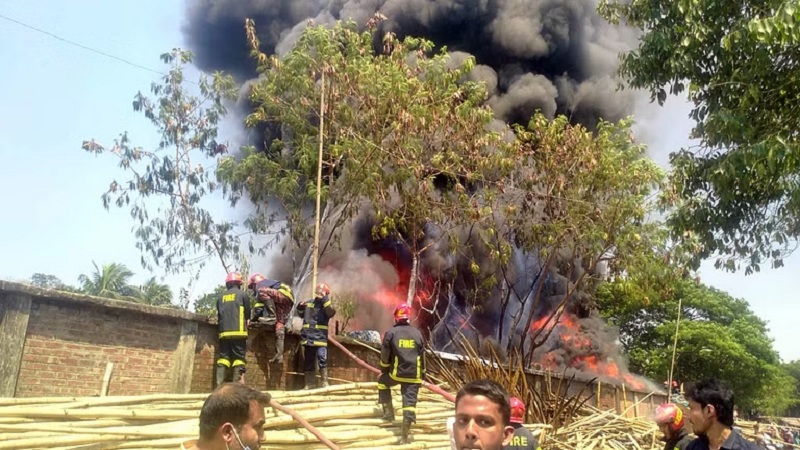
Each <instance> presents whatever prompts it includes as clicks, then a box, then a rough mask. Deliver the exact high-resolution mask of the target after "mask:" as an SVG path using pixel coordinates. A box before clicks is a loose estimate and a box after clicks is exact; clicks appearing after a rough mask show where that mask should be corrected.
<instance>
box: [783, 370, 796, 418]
mask: <svg viewBox="0 0 800 450" xmlns="http://www.w3.org/2000/svg"><path fill="white" fill-rule="evenodd" d="M781 367H782V368H783V371H784V372H786V374H787V375H788V376H789V377H791V380H792V384H793V385H794V390H795V393H796V395H795V397H794V398H793V399H792V404H791V405H790V406H789V410H788V411H787V412H786V414H787V415H788V416H789V417H799V416H800V395H797V394H800V360H794V361H790V362H788V363H783V364H782V365H781Z"/></svg>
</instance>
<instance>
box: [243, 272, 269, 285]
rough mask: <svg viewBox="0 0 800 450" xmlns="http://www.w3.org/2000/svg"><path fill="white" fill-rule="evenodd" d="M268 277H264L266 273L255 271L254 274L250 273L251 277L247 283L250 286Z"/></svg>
mask: <svg viewBox="0 0 800 450" xmlns="http://www.w3.org/2000/svg"><path fill="white" fill-rule="evenodd" d="M266 279H267V278H266V277H264V275H261V274H260V273H254V274H252V275H250V279H249V280H248V281H247V285H248V286H252V285H254V284H258V283H261V282H262V281H264V280H266Z"/></svg>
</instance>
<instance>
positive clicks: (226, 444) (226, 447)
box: [225, 425, 250, 450]
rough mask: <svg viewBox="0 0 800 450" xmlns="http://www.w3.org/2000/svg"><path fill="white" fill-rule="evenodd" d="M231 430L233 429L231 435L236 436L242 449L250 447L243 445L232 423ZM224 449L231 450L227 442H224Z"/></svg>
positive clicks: (248, 449) (245, 449) (247, 449)
mask: <svg viewBox="0 0 800 450" xmlns="http://www.w3.org/2000/svg"><path fill="white" fill-rule="evenodd" d="M231 431H233V435H234V437H236V440H237V441H238V442H239V446H240V447H242V450H250V447H248V446H246V445H244V443H243V442H242V440H241V439H239V433H237V432H236V428H234V427H233V425H231ZM225 449H226V450H231V449H230V447H228V443H227V442H226V443H225Z"/></svg>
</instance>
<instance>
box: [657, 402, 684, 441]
mask: <svg viewBox="0 0 800 450" xmlns="http://www.w3.org/2000/svg"><path fill="white" fill-rule="evenodd" d="M684 421H685V419H684V415H683V411H682V410H681V409H680V408H679V407H678V405H676V404H674V403H664V404H661V405H659V406H658V408H656V413H655V422H656V424H657V425H658V428H659V429H660V430H661V440H662V441H664V442H665V444H664V450H673V449H679V450H686V447H687V446H688V445H689V443H690V442H692V438H691V437H689V434H688V433H687V432H686V430H684V429H683V424H684Z"/></svg>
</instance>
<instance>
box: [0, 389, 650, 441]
mask: <svg viewBox="0 0 800 450" xmlns="http://www.w3.org/2000/svg"><path fill="white" fill-rule="evenodd" d="M396 389H397V388H395V390H396ZM376 392H377V387H376V385H375V383H350V384H342V385H336V386H331V387H328V388H322V389H314V390H310V391H272V392H270V393H271V394H272V396H273V398H274V399H275V400H277V401H278V402H280V403H281V404H282V405H284V406H287V407H289V408H291V409H293V410H294V411H296V412H297V413H299V414H300V415H302V416H303V417H304V418H305V419H306V420H307V421H308V422H310V423H311V424H312V425H314V426H315V427H316V428H317V429H318V430H319V431H321V432H322V433H323V434H324V435H325V436H327V438H328V439H330V440H332V441H333V442H335V443H336V445H338V446H339V447H341V448H342V449H390V448H391V449H398V450H412V449H441V450H448V449H449V448H450V446H449V438H448V433H447V430H446V420H447V418H448V417H451V416H452V415H453V404H452V403H450V402H449V401H447V400H445V399H444V398H442V397H441V396H439V395H436V394H433V393H430V392H428V391H424V390H423V391H420V398H419V403H418V405H417V417H418V422H417V424H416V425H415V426H414V427H413V428H412V436H413V441H414V442H413V443H412V444H408V445H396V442H397V440H398V436H399V434H400V430H399V422H400V421H399V420H397V421H395V422H394V423H392V424H389V423H385V422H383V421H382V420H381V419H380V415H381V411H380V408H379V406H378V405H377V402H376V400H377V394H376ZM393 394H394V396H395V398H396V399H397V400H396V405H395V406H398V405H399V392H393ZM205 397H206V394H196V395H194V394H189V395H148V396H132V397H91V398H74V397H73V398H71V397H57V398H19V399H0V450H2V449H44V448H46V449H50V450H54V449H74V450H77V449H81V450H89V449H92V450H99V449H103V450H105V449H167V448H169V449H177V448H179V447H180V444H181V443H182V442H184V441H187V440H190V439H194V438H196V437H197V435H198V417H199V414H200V407H201V405H202V403H203V400H204V399H205ZM265 413H266V417H267V420H266V424H265V438H266V441H265V443H264V445H262V449H268V450H273V449H288V450H293V449H294V450H301V449H303V450H311V449H314V450H316V449H325V448H326V447H325V446H324V445H322V444H321V443H319V442H318V441H317V439H316V438H315V437H314V436H313V435H312V434H311V433H310V432H308V431H307V430H305V429H304V428H303V427H301V426H299V425H298V424H297V423H296V422H295V421H294V420H293V419H292V418H291V417H290V416H288V415H286V414H284V413H282V412H280V411H277V410H275V409H273V408H271V407H268V408H266V409H265ZM399 414H400V412H399V411H398V415H399ZM581 414H583V415H584V416H583V417H579V418H577V419H576V420H575V421H573V422H572V423H570V424H569V425H568V426H565V427H561V428H560V429H558V430H556V431H555V432H553V433H546V431H548V429H549V426H547V425H540V426H536V425H532V426H531V428H532V429H533V430H538V432H540V433H541V435H542V438H544V439H545V442H544V444H545V445H544V447H545V448H547V449H557V450H561V449H564V450H566V449H589V448H593V449H622V448H626V449H627V448H631V449H643V448H648V449H649V448H651V447H652V446H651V445H642V443H643V442H645V441H648V439H647V438H648V437H649V436H650V434H651V433H652V431H653V429H652V426H651V425H650V424H649V423H648V422H647V421H646V420H645V419H626V418H622V417H619V416H617V415H615V414H613V413H612V412H600V411H597V410H593V409H591V408H583V409H582V411H581ZM647 443H650V442H647ZM653 443H655V442H653Z"/></svg>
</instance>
